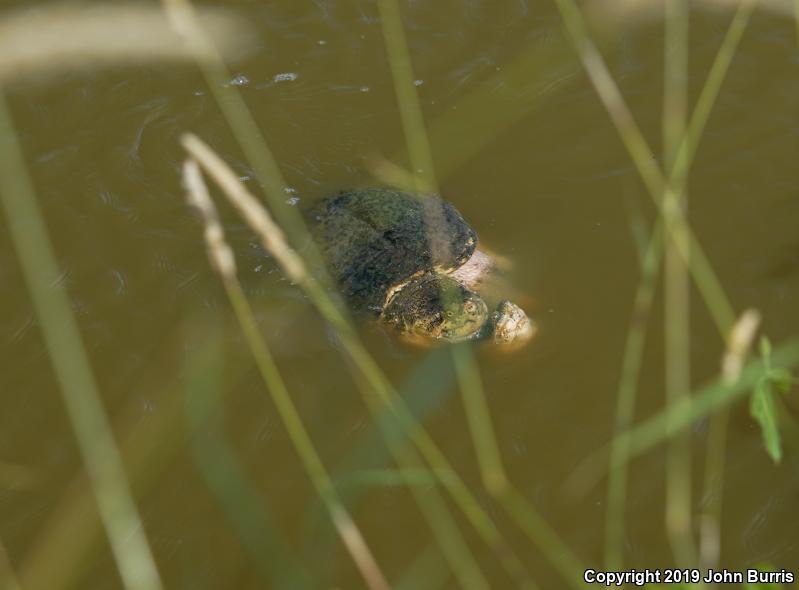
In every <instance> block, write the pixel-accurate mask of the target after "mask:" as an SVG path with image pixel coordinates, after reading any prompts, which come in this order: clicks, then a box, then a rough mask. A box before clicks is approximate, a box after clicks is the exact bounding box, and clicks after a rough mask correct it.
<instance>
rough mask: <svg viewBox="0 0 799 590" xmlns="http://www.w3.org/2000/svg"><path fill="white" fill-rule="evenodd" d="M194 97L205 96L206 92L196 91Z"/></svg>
mask: <svg viewBox="0 0 799 590" xmlns="http://www.w3.org/2000/svg"><path fill="white" fill-rule="evenodd" d="M194 96H205V91H204V90H195V91H194Z"/></svg>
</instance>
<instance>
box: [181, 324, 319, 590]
mask: <svg viewBox="0 0 799 590" xmlns="http://www.w3.org/2000/svg"><path fill="white" fill-rule="evenodd" d="M198 320H200V318H198V317H196V316H192V315H189V316H188V321H187V328H188V329H186V330H185V337H184V341H185V342H203V343H204V344H203V345H202V346H200V347H196V346H190V347H187V348H188V349H187V351H186V355H185V360H184V371H183V372H184V374H185V379H184V384H183V390H184V391H183V401H184V414H185V416H186V417H187V419H188V424H189V427H190V441H191V451H192V455H193V456H194V463H195V464H196V466H197V469H198V470H199V472H200V474H201V475H202V477H203V479H204V480H205V483H206V485H207V486H208V488H209V489H210V490H211V492H212V493H213V494H214V496H216V498H217V499H218V500H219V504H220V505H221V508H222V512H223V513H224V514H225V516H226V517H227V518H228V520H229V521H230V523H231V525H232V526H233V527H234V528H235V530H236V533H237V535H238V537H239V539H240V540H241V543H242V546H243V548H244V549H245V551H246V552H247V553H248V554H249V556H250V559H251V561H252V563H253V565H254V566H255V568H256V571H257V572H258V574H259V576H260V577H261V580H262V581H263V583H264V584H266V585H267V586H268V587H270V588H276V589H278V590H288V589H290V590H306V589H310V588H314V587H316V584H314V582H313V578H312V576H311V573H310V571H309V569H310V568H308V567H307V566H305V564H302V563H300V562H299V560H298V559H297V558H296V556H295V555H294V554H293V553H292V551H291V549H290V547H289V544H288V542H287V540H286V538H285V537H286V536H285V534H283V533H282V532H281V531H280V529H279V527H278V526H277V525H276V523H275V518H274V515H273V514H272V513H270V510H269V508H268V507H267V506H266V505H265V503H264V498H263V495H262V494H261V492H260V490H258V489H256V487H255V486H254V485H253V483H252V482H251V481H250V480H249V478H248V477H247V474H246V472H245V469H244V468H243V466H242V465H240V462H239V460H238V457H237V455H236V451H235V449H234V448H233V447H232V444H231V443H230V441H229V440H228V439H227V438H226V437H225V433H224V424H225V415H224V409H225V408H224V404H223V399H222V398H223V396H224V393H225V391H226V389H227V388H228V387H229V385H228V384H227V383H226V379H225V377H227V376H228V375H229V371H230V367H229V366H228V364H226V363H224V358H223V355H222V343H223V342H224V338H223V337H222V336H223V334H222V331H221V330H220V329H219V328H218V326H216V325H211V326H209V327H208V328H205V329H203V328H199V327H198V326H199V325H201V324H203V323H204V322H202V321H198Z"/></svg>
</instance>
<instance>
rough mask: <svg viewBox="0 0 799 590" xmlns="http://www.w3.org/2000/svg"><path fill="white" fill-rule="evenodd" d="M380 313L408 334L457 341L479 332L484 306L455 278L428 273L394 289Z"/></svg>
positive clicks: (481, 301)
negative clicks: (396, 289) (395, 290)
mask: <svg viewBox="0 0 799 590" xmlns="http://www.w3.org/2000/svg"><path fill="white" fill-rule="evenodd" d="M382 317H383V319H384V320H385V321H386V322H388V323H389V324H392V325H394V326H395V327H396V328H398V329H399V330H400V331H401V332H405V333H406V334H407V335H409V336H415V337H418V336H422V337H425V338H431V339H433V340H442V341H445V342H461V341H464V340H470V339H472V338H476V337H477V336H478V335H479V334H480V333H481V329H482V327H483V324H485V322H486V320H487V319H488V308H487V307H486V304H485V302H484V301H483V299H482V298H481V297H480V296H479V295H477V294H476V293H474V292H472V291H470V290H469V289H467V288H466V287H464V286H463V285H461V284H460V283H459V282H458V281H456V280H455V279H453V278H451V277H448V276H446V275H444V274H438V273H430V274H428V275H425V276H422V277H419V278H416V279H413V280H411V281H410V282H409V283H408V284H406V285H405V286H404V287H403V288H402V289H400V290H399V291H397V292H396V293H394V294H393V295H392V296H391V297H390V298H389V300H388V302H387V303H386V305H385V307H384V309H383V314H382Z"/></svg>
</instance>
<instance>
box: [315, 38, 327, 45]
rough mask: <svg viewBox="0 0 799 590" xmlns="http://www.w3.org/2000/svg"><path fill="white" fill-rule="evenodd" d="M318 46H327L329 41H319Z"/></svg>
mask: <svg viewBox="0 0 799 590" xmlns="http://www.w3.org/2000/svg"><path fill="white" fill-rule="evenodd" d="M316 44H317V45H327V41H325V40H324V39H319V41H317V42H316Z"/></svg>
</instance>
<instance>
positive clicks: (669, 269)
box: [663, 0, 696, 567]
mask: <svg viewBox="0 0 799 590" xmlns="http://www.w3.org/2000/svg"><path fill="white" fill-rule="evenodd" d="M665 10H666V19H665V29H666V30H665V37H664V44H663V55H664V97H663V165H664V168H665V169H666V170H667V171H669V170H671V169H672V168H673V166H674V161H675V159H676V157H677V152H678V149H679V145H680V140H681V139H682V138H683V136H684V135H685V130H686V113H687V111H688V105H687V102H688V25H689V18H688V10H689V7H688V3H687V1H686V0H672V1H670V2H666V4H665ZM685 180H686V179H685V178H682V179H681V182H680V183H679V185H676V184H672V185H671V186H672V190H673V191H674V195H675V198H676V201H677V203H676V207H679V216H680V217H681V218H682V219H685V217H686V214H687V211H686V210H687V196H686V190H685V184H686V182H685ZM678 224H679V222H678ZM685 224H686V225H685V227H687V221H686V222H685ZM679 235H680V236H681V237H682V236H684V235H685V234H684V232H680V234H679ZM675 237H676V236H675ZM682 248H683V249H684V251H685V252H686V259H685V260H683V258H682V257H681V256H680V251H679V250H678V248H677V245H676V243H675V240H674V239H672V240H666V243H665V264H664V281H663V282H664V320H663V321H664V324H665V353H666V354H665V368H666V379H665V385H666V405H667V406H668V407H680V405H681V404H683V403H686V402H689V401H690V397H689V393H690V391H691V354H690V353H691V335H690V306H691V302H690V288H691V285H690V278H689V276H688V272H687V266H688V265H690V262H691V254H690V252H691V248H690V242H688V241H686V242H685V243H684V244H683V245H682ZM665 518H666V531H667V534H668V537H669V542H670V544H671V548H672V552H673V553H674V555H675V557H676V563H677V564H678V566H680V567H692V566H693V565H695V563H696V550H695V548H694V541H693V535H692V530H691V521H692V514H691V439H690V435H689V434H688V433H681V434H679V435H677V436H675V437H674V438H673V439H672V440H671V441H669V445H668V450H667V453H666V514H665Z"/></svg>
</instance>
